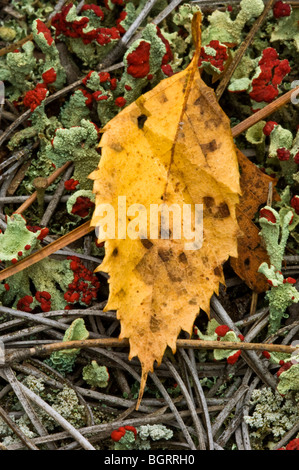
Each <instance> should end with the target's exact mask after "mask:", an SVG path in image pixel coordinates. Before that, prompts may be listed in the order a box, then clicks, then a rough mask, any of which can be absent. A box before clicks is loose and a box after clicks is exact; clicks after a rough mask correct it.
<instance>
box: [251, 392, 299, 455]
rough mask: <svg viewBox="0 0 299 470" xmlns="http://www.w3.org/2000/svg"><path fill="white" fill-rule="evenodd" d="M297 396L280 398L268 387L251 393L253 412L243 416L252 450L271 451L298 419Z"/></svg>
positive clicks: (298, 397) (298, 402)
mask: <svg viewBox="0 0 299 470" xmlns="http://www.w3.org/2000/svg"><path fill="white" fill-rule="evenodd" d="M298 399H299V396H298V394H297V399H296V400H295V401H294V399H293V398H291V397H288V396H287V397H282V396H281V395H280V394H279V393H278V392H277V391H273V390H272V389H271V388H269V387H264V388H262V389H260V390H258V389H256V390H254V391H253V393H252V396H251V405H253V410H252V411H251V412H250V415H248V416H245V417H244V420H245V422H246V423H247V424H248V425H249V426H250V428H251V432H250V438H251V444H252V447H253V449H254V450H265V448H269V449H271V448H272V447H273V446H274V445H275V443H276V442H278V441H279V440H280V439H281V437H283V436H284V435H285V434H286V433H287V432H288V431H289V430H290V429H291V428H292V427H293V426H294V425H295V424H296V423H298V419H299V406H298V404H299V401H298Z"/></svg>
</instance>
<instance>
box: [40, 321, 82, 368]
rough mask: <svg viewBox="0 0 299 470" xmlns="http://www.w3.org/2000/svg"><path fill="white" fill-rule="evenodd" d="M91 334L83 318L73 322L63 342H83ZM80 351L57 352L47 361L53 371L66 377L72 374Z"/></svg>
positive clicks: (64, 350) (65, 350)
mask: <svg viewBox="0 0 299 470" xmlns="http://www.w3.org/2000/svg"><path fill="white" fill-rule="evenodd" d="M88 337H89V332H88V331H87V329H86V328H85V323H84V320H83V319H82V318H77V319H76V320H74V321H73V322H72V324H71V325H70V327H69V328H68V329H67V330H66V332H65V334H64V337H63V341H83V340H85V339H88ZM79 353H80V349H75V348H74V349H62V350H60V351H55V352H54V353H52V354H51V356H50V357H49V359H46V360H45V363H46V364H48V365H49V366H50V367H53V369H55V370H57V371H58V372H60V373H61V374H62V375H65V374H67V373H69V372H72V370H73V368H74V365H75V363H76V359H77V356H78V354H79Z"/></svg>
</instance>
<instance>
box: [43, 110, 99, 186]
mask: <svg viewBox="0 0 299 470" xmlns="http://www.w3.org/2000/svg"><path fill="white" fill-rule="evenodd" d="M97 145H98V131H97V129H96V127H95V126H94V124H93V123H92V122H91V121H88V120H86V119H82V120H81V121H80V125H79V126H76V127H71V128H70V129H68V128H60V129H57V130H56V132H55V136H54V138H53V139H52V141H51V143H48V144H47V145H46V147H45V152H44V153H45V156H46V158H47V159H49V160H51V161H52V162H53V163H54V164H55V165H56V166H57V167H61V166H62V165H64V164H65V163H66V162H68V161H73V162H74V166H75V169H74V175H73V176H74V178H75V179H76V180H78V181H79V182H80V187H81V188H82V189H91V188H92V181H91V180H89V179H88V176H89V174H90V173H91V172H92V171H93V170H94V169H95V168H96V167H97V165H98V163H99V154H98V152H97V150H96V149H97ZM82 162H84V164H82Z"/></svg>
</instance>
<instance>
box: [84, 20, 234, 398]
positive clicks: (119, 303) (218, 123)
mask: <svg viewBox="0 0 299 470" xmlns="http://www.w3.org/2000/svg"><path fill="white" fill-rule="evenodd" d="M193 36H194V38H195V41H196V42H195V43H196V44H197V48H196V52H195V55H194V58H193V60H192V62H191V64H190V65H189V66H188V67H187V69H186V70H184V71H183V72H180V73H177V74H175V75H173V76H172V77H170V78H167V79H165V80H163V81H162V82H161V83H160V84H159V85H158V86H157V87H155V88H154V89H153V90H151V91H149V92H148V93H146V94H144V95H143V96H141V97H140V98H139V99H138V100H137V101H136V102H135V103H133V104H131V105H130V106H128V107H127V108H125V109H124V110H123V111H122V112H121V113H120V114H118V115H117V116H116V117H115V118H114V119H112V120H111V121H110V122H109V123H108V124H107V125H106V126H105V128H104V129H103V136H102V139H101V142H100V146H101V148H102V157H101V161H100V164H99V167H98V169H97V170H96V171H95V172H93V173H92V175H91V176H90V177H91V178H92V179H93V180H95V181H94V192H95V194H96V210H95V213H94V216H93V219H92V225H93V226H97V225H98V224H100V223H101V224H102V225H105V224H104V220H105V222H107V220H108V219H107V218H106V219H105V216H106V215H107V214H108V212H103V213H100V208H102V207H103V206H102V205H103V204H109V205H110V206H112V207H113V209H114V210H115V214H116V222H115V229H116V230H115V232H116V236H115V239H109V237H110V236H111V234H110V235H109V236H108V235H107V236H106V237H105V236H103V238H102V239H106V241H105V258H104V261H103V263H102V264H101V266H100V268H99V269H100V270H101V271H104V272H107V273H108V274H109V276H110V280H109V283H110V286H109V291H110V293H109V299H108V304H107V306H106V310H116V311H117V316H118V318H119V319H120V323H121V333H120V338H129V342H130V356H129V357H130V359H131V358H132V357H134V356H138V358H139V360H140V362H141V365H142V380H141V386H140V393H139V400H138V405H139V403H140V399H141V397H142V394H143V390H144V386H145V383H146V380H147V375H148V372H149V371H153V365H154V362H155V361H157V363H158V365H159V364H160V363H161V361H162V358H163V354H164V352H165V349H166V347H167V346H170V347H171V348H172V350H173V352H175V349H176V339H177V337H178V335H179V333H180V331H181V330H185V331H187V332H188V333H189V334H191V333H192V327H193V323H194V320H195V318H196V316H197V315H198V314H199V311H200V309H202V310H204V311H205V312H206V313H207V314H209V304H210V298H211V296H212V295H213V293H217V292H218V288H219V283H220V282H221V283H224V278H223V272H222V264H223V263H224V262H225V261H226V260H227V259H228V258H229V257H230V256H232V257H237V236H238V234H239V228H238V223H237V220H236V211H235V209H236V205H237V204H238V201H239V193H240V185H239V170H238V160H237V155H236V149H235V145H234V141H233V137H232V134H231V130H230V121H229V119H228V117H227V116H226V115H225V114H224V112H223V111H222V109H221V108H220V107H219V105H218V103H217V101H216V98H215V95H214V92H213V90H212V89H210V88H209V87H207V86H206V85H205V83H204V82H203V81H202V79H201V77H200V73H199V70H198V67H197V64H198V57H199V52H200V36H201V15H200V13H198V14H197V15H196V16H195V18H194V20H193ZM119 197H121V199H119ZM124 199H126V200H125V202H126V207H127V208H130V210H129V214H127V216H126V223H125V229H127V236H126V238H125V236H124V234H123V230H122V232H121V233H118V230H119V229H121V228H122V224H121V220H122V216H123V213H124V212H123V211H124V209H122V208H121V207H119V201H121V202H124ZM162 203H164V204H167V205H168V207H169V205H172V204H174V205H176V206H173V207H174V208H175V207H176V209H177V210H178V212H179V211H180V212H181V214H183V211H184V210H185V209H184V208H185V207H187V205H189V207H190V208H191V209H192V217H193V220H192V226H191V229H192V230H193V231H194V232H195V229H196V227H197V225H196V220H195V207H196V206H195V204H198V205H200V204H202V205H203V240H202V246H201V247H200V241H199V243H198V246H197V248H200V249H194V248H193V249H190V245H188V243H190V235H188V234H186V233H185V232H184V229H185V228H186V225H185V224H184V220H183V217H181V219H180V220H181V222H180V224H175V221H177V220H179V219H176V218H175V217H176V216H175V213H173V215H172V214H171V217H170V219H171V223H170V228H171V229H172V234H171V236H170V238H169V239H161V236H160V237H159V236H157V237H152V238H151V237H150V233H151V232H150V229H151V228H153V226H154V228H157V226H156V225H155V224H154V223H153V222H152V219H151V217H150V216H149V215H150V214H151V209H152V208H153V205H161V204H162ZM134 204H142V205H143V207H145V208H146V214H147V219H146V220H145V219H142V216H141V215H142V214H143V216H144V212H142V211H141V210H140V212H139V213H138V212H136V211H137V210H138V206H133V207H131V206H132V205H134ZM110 206H109V207H110ZM107 207H108V206H107ZM152 210H153V209H152ZM186 210H187V209H186ZM136 214H138V216H137V217H136ZM137 222H139V223H137ZM151 223H152V224H153V225H152V226H151ZM134 224H135V230H137V232H135V233H136V236H137V235H138V236H137V238H136V239H132V234H134V227H132V225H134ZM159 224H160V225H159V231H160V229H161V220H160V221H159ZM142 227H143V230H142ZM144 227H146V234H144V231H145V230H144ZM104 228H105V229H107V228H108V223H107V224H106V226H105V227H104ZM110 228H111V227H110ZM130 229H131V230H132V231H131V232H130ZM179 229H181V232H182V236H181V238H180V237H179V236H178V232H177V231H179ZM138 231H139V232H138ZM128 233H129V234H131V235H130V236H128ZM196 233H197V232H196ZM142 234H143V236H145V239H142V238H140V235H142ZM160 235H161V234H160ZM122 236H123V238H121V237H122ZM138 405H137V407H138Z"/></svg>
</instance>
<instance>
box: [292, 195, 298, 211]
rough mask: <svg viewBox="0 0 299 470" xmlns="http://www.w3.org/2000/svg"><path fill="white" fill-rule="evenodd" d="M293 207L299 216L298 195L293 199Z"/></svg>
mask: <svg viewBox="0 0 299 470" xmlns="http://www.w3.org/2000/svg"><path fill="white" fill-rule="evenodd" d="M291 206H292V208H293V209H295V212H296V214H297V215H299V196H297V195H296V196H294V197H293V198H292V199H291Z"/></svg>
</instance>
